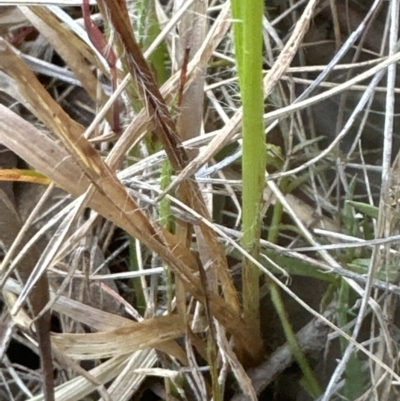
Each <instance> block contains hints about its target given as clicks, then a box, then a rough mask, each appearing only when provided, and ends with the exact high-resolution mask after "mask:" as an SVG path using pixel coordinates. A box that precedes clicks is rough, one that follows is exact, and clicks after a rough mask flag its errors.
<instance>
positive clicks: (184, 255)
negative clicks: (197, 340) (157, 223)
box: [0, 106, 254, 353]
mask: <svg viewBox="0 0 400 401" xmlns="http://www.w3.org/2000/svg"><path fill="white" fill-rule="evenodd" d="M0 115H1V117H2V119H1V120H0V143H4V144H5V145H6V146H7V147H8V148H9V149H12V150H13V151H15V152H16V153H17V154H19V155H20V156H21V157H23V158H24V159H25V160H27V161H28V162H29V163H30V164H32V165H33V166H34V167H35V168H37V169H38V170H39V171H41V172H43V173H44V174H45V175H46V176H48V177H49V178H51V179H53V180H54V181H55V182H56V183H57V184H58V185H60V186H61V187H62V188H63V189H65V190H66V191H68V192H69V193H71V194H72V195H74V196H79V195H81V194H83V193H84V192H85V191H86V190H87V188H88V186H89V181H88V179H87V178H86V177H85V175H84V174H83V173H82V171H81V170H80V169H79V168H78V166H77V165H76V164H75V163H74V162H73V159H72V158H71V157H70V156H68V154H67V153H66V152H65V150H63V149H62V148H60V146H59V145H57V144H56V143H54V142H53V141H51V140H50V139H49V138H48V137H47V136H46V135H44V134H43V133H41V132H39V131H38V130H36V129H35V128H34V127H33V126H32V125H30V124H29V123H27V122H26V121H24V120H22V119H21V118H19V117H18V116H17V115H15V114H14V113H12V112H11V111H9V110H8V109H6V108H4V107H3V106H0ZM27 138H28V140H27ZM125 194H126V193H125ZM114 196H115V194H114ZM126 196H128V195H127V194H126ZM130 202H133V200H132V199H130ZM89 206H91V207H92V208H93V209H94V210H96V211H98V212H99V213H100V214H102V215H103V216H105V217H107V218H108V219H109V220H111V221H113V222H114V223H115V224H117V225H118V226H120V227H121V228H123V229H125V230H126V231H127V232H128V233H130V234H131V235H133V236H134V237H136V238H138V239H140V240H141V241H142V242H143V243H144V244H146V245H148V246H149V248H151V249H153V250H155V252H157V253H158V254H159V255H160V256H161V257H163V258H164V259H165V260H166V261H167V262H168V263H169V264H170V266H171V267H172V268H174V270H175V271H176V273H177V274H179V276H180V278H181V279H182V281H183V283H184V285H185V288H186V289H187V290H188V291H189V292H190V293H191V294H193V296H195V297H196V298H197V299H198V300H199V301H200V302H205V298H204V293H203V291H202V289H201V286H200V282H199V279H198V278H197V277H196V276H195V275H194V273H193V272H195V271H196V270H197V267H196V262H195V260H194V258H193V256H192V254H190V253H189V252H187V250H186V249H185V248H182V247H181V246H180V245H179V244H177V243H176V242H175V241H174V237H173V236H172V234H170V233H167V232H162V234H163V236H164V237H165V239H166V241H170V242H169V243H168V245H169V247H170V249H171V251H170V250H169V249H168V248H165V247H164V246H162V244H161V243H160V242H159V241H157V239H155V238H154V237H153V236H152V235H146V232H147V230H144V229H143V227H141V228H140V229H139V228H138V226H137V225H136V224H137V221H135V219H132V216H133V218H135V217H136V215H138V214H139V213H141V212H140V211H139V210H138V209H136V212H135V213H134V214H125V213H122V214H121V210H120V209H119V208H118V207H116V206H115V203H114V202H113V201H111V200H110V199H109V198H108V197H107V196H105V195H104V194H103V193H102V192H96V193H95V194H94V195H93V198H92V199H91V201H90V203H89ZM124 207H125V205H124ZM146 225H147V224H146ZM152 230H153V227H152ZM151 232H153V231H151ZM209 301H210V309H211V312H212V314H213V315H214V316H215V317H216V318H217V319H218V320H219V321H220V322H221V324H223V325H224V326H225V327H226V328H227V330H228V331H229V332H231V333H232V334H234V335H235V337H236V338H237V339H238V341H240V342H241V343H243V344H245V346H246V345H247V346H248V347H249V348H248V351H249V352H250V353H251V350H252V347H253V346H254V344H248V343H247V342H248V336H247V334H246V331H247V329H246V327H247V326H246V324H245V322H243V320H242V319H241V318H240V317H239V316H238V314H237V312H236V310H234V309H233V308H232V307H231V306H230V305H229V304H227V303H226V302H225V301H224V300H223V299H221V298H220V297H219V296H217V295H215V294H210V300H209ZM246 343H247V344H246Z"/></svg>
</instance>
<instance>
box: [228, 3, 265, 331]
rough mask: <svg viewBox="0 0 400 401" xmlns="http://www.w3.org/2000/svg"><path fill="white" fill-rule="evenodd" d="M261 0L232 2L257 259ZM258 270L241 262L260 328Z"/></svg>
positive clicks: (248, 209)
mask: <svg viewBox="0 0 400 401" xmlns="http://www.w3.org/2000/svg"><path fill="white" fill-rule="evenodd" d="M263 6H264V2H263V0H253V1H242V0H232V12H233V18H234V21H235V23H234V39H235V50H236V60H237V69H238V73H239V84H240V93H241V98H242V106H243V156H242V174H243V221H242V230H243V237H242V245H243V247H244V248H245V249H246V250H247V251H248V252H249V253H250V254H251V255H252V256H254V257H255V258H258V257H259V238H260V227H261V218H262V217H261V207H262V195H263V190H264V182H265V180H264V177H265V167H266V147H265V135H264V123H263V113H264V96H263V85H262V16H263ZM259 302H260V299H259V271H258V268H257V267H256V266H254V265H253V263H251V262H249V261H248V260H247V259H244V261H243V306H244V314H245V317H246V318H247V319H248V320H250V321H252V322H253V323H254V324H255V325H256V326H257V327H259V320H260V317H259Z"/></svg>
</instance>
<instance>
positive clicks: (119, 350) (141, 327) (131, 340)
mask: <svg viewBox="0 0 400 401" xmlns="http://www.w3.org/2000/svg"><path fill="white" fill-rule="evenodd" d="M185 332H186V326H185V325H184V322H183V320H182V318H181V317H180V316H178V315H175V316H160V317H156V318H154V319H147V320H144V321H142V322H139V323H134V324H130V325H126V326H124V327H121V328H117V329H114V330H110V331H107V332H99V333H92V334H60V335H58V334H54V335H53V336H52V342H53V344H54V345H55V346H56V347H57V349H59V350H61V351H62V352H64V353H65V354H66V355H68V356H70V357H72V358H74V359H77V360H85V359H102V358H110V357H114V356H119V355H126V354H130V353H132V352H134V351H137V350H139V349H145V348H156V349H157V348H159V346H161V349H163V347H162V343H163V342H165V341H169V340H172V339H174V338H177V337H182V336H183V335H184V334H185Z"/></svg>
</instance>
